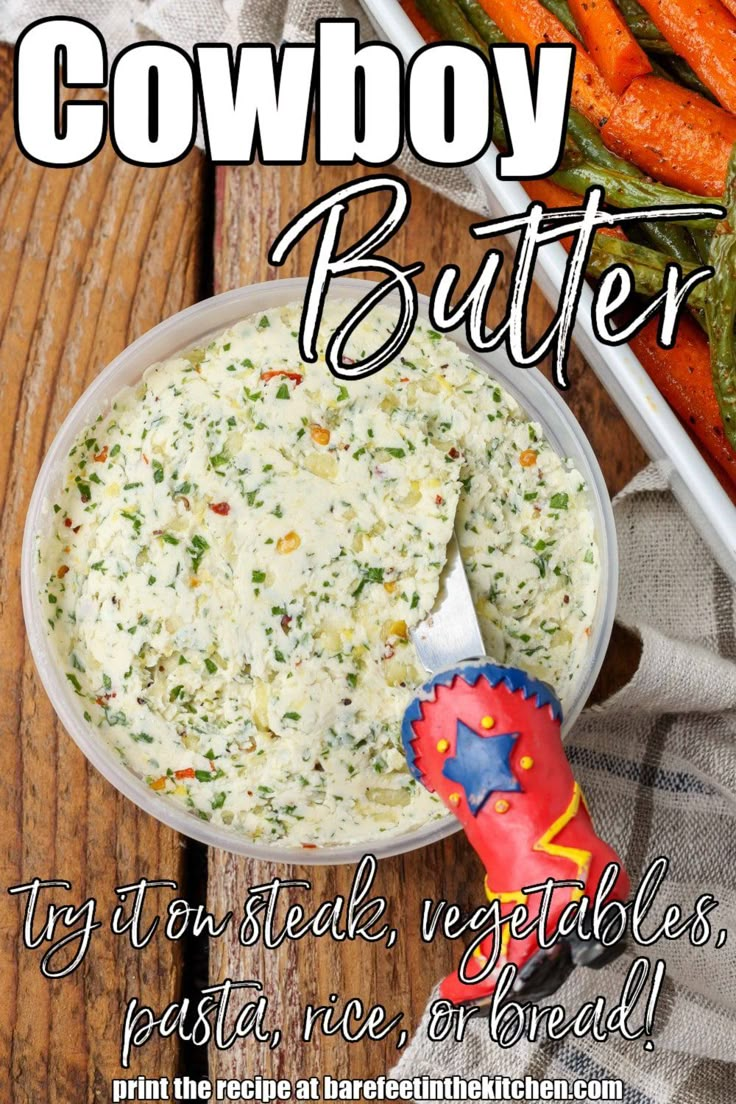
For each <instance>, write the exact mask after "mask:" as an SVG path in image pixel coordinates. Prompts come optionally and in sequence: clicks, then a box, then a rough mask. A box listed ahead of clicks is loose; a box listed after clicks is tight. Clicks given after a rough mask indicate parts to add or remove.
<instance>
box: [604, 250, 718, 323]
mask: <svg viewBox="0 0 736 1104" xmlns="http://www.w3.org/2000/svg"><path fill="white" fill-rule="evenodd" d="M676 263H677V261H676V260H675V258H674V257H668V256H666V255H665V254H663V253H660V252H658V251H657V250H656V249H650V248H649V247H648V246H646V245H638V244H637V243H636V242H630V241H624V240H623V239H621V238H614V237H612V236H611V235H610V234H596V236H595V239H594V240H593V247H592V249H591V253H590V260H589V263H588V275H589V276H594V277H599V276H602V275H603V273H604V272H605V271H606V269H608V268H610V267H611V265H612V264H625V265H627V266H628V268H629V269H630V270H631V274H632V276H633V277H634V286H635V288H636V290H637V291H638V292H639V293H640V294H641V295H646V296H648V297H652V296H655V295H659V293H660V292H661V290H662V282H663V279H664V273H665V269H666V268H667V265H669V264H676ZM680 267H681V268H682V270H683V272H684V273H685V274H686V275H687V274H689V273H690V272H692V271H693V270H694V269H695V268H696V267H697V266H696V265H689V264H683V265H680ZM707 299H708V295H707V294H706V290H705V285H704V284H703V283H701V284H696V286H695V287H694V288H693V289H692V291H691V292H690V294H689V296H688V302H689V304H690V306H692V307H693V308H695V309H696V310H702V309H703V308H704V307H705V304H706V302H707Z"/></svg>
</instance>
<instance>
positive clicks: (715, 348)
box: [705, 146, 736, 448]
mask: <svg viewBox="0 0 736 1104" xmlns="http://www.w3.org/2000/svg"><path fill="white" fill-rule="evenodd" d="M724 204H725V207H726V210H727V212H728V220H727V222H724V223H722V224H721V226H720V227H719V228H718V230H717V231H716V233H715V234H714V235H713V239H712V241H711V243H710V263H711V264H712V265H713V268H714V270H715V271H714V275H713V279H712V280H711V283H710V295H709V296H708V298H707V300H706V303H705V318H706V323H707V326H708V336H709V337H710V361H711V367H712V369H713V384H714V387H715V392H716V398H717V399H718V406H719V407H720V410H721V417H722V418H723V428H724V430H725V432H726V437H727V438H728V440H729V442H730V443H731V445H733V447H734V448H736V346H735V345H734V323H736V146H735V147H734V150H733V153H732V154H731V161H730V163H729V166H728V175H727V178H726V194H725V196H724Z"/></svg>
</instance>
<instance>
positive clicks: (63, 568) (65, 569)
mask: <svg viewBox="0 0 736 1104" xmlns="http://www.w3.org/2000/svg"><path fill="white" fill-rule="evenodd" d="M68 573H69V568H68V567H67V565H66V564H62V565H61V567H60V568H59V569H58V571H57V572H56V577H57V579H63V578H64V576H65V575H67V574H68Z"/></svg>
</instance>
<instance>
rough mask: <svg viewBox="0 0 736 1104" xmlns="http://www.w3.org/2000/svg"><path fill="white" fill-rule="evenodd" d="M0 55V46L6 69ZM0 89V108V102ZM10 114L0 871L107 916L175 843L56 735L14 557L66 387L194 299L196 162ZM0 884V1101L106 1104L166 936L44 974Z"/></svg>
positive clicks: (144, 1056)
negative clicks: (54, 887)
mask: <svg viewBox="0 0 736 1104" xmlns="http://www.w3.org/2000/svg"><path fill="white" fill-rule="evenodd" d="M9 57H10V51H9V50H7V49H6V48H3V49H2V50H0V60H1V64H0V74H2V76H1V77H0V79H2V80H3V81H7V79H8V75H9ZM7 91H8V89H7V87H4V88H3V92H4V96H0V102H2V99H3V98H5V99H6V100H7ZM12 126H13V124H12V108H11V107H10V106H9V105H6V107H5V110H4V112H3V114H2V117H1V118H0V150H2V151H3V154H4V156H3V162H2V168H1V169H0V272H2V278H1V279H0V404H1V405H0V409H2V412H3V432H2V435H1V436H0V509H2V532H3V537H4V542H3V556H2V563H1V565H0V614H1V616H2V628H3V647H2V649H0V700H2V713H1V714H0V734H1V737H2V746H3V752H4V764H3V766H4V770H3V786H4V794H3V801H2V802H1V803H0V840H1V841H2V843H1V845H0V882H2V885H3V887H4V888H5V887H7V886H9V885H13V884H19V883H24V882H27V881H29V880H30V879H32V878H33V877H34V876H38V877H41V878H65V879H67V880H69V881H71V882H72V884H73V887H74V892H73V894H72V895H70V897H71V898H72V899H73V900H74V901H80V902H81V901H82V900H84V899H85V898H86V897H88V896H94V897H96V898H97V900H98V902H99V910H100V916H101V918H102V919H103V920H108V919H109V915H110V912H111V909H112V906H113V905H114V903H115V899H114V897H113V892H112V891H113V888H114V887H115V886H116V885H123V884H125V883H126V882H129V881H133V880H137V879H138V878H140V877H141V876H143V875H145V876H147V877H152V878H153V877H169V878H171V877H177V876H178V875H179V874H180V873H181V871H182V866H183V855H184V851H183V848H182V845H181V840H180V837H179V836H178V835H177V834H176V833H174V832H171V831H169V830H168V829H165V828H163V827H162V826H160V825H158V823H157V822H156V821H154V820H153V819H152V818H150V817H148V816H147V815H145V814H143V813H140V812H139V811H138V810H137V808H136V807H135V806H134V805H133V804H132V803H131V802H129V801H127V800H126V799H124V798H123V797H121V796H120V795H118V794H117V792H116V791H115V790H114V789H113V788H112V787H111V786H109V785H108V783H107V782H105V781H104V780H103V779H102V778H101V776H99V775H98V774H97V773H96V772H95V771H94V770H92V769H91V768H89V767H88V766H87V763H86V760H85V759H84V757H83V756H82V754H81V752H79V751H78V750H77V747H76V745H75V744H74V743H73V742H72V740H71V739H70V738H69V737H68V736H67V735H66V733H65V732H64V731H63V730H62V728H61V726H60V724H59V723H58V721H57V720H56V718H55V715H54V713H53V711H52V709H51V706H50V704H49V702H48V700H47V698H46V696H45V694H44V692H43V689H42V687H41V684H40V681H39V679H38V676H37V674H36V672H35V669H34V665H33V662H32V659H31V656H30V652H29V649H28V646H27V643H26V638H25V632H24V628H23V618H22V613H21V605H20V589H19V566H20V546H21V536H22V529H23V523H24V518H25V513H26V507H27V503H28V499H29V496H30V493H31V490H32V487H33V483H34V480H35V477H36V473H37V471H38V468H39V465H40V462H41V459H42V457H43V455H44V452H45V451H46V449H47V448H48V446H49V444H50V442H51V439H52V437H53V435H54V433H55V431H56V430H57V429H58V427H59V425H60V423H61V421H62V419H63V417H64V416H65V415H66V413H67V412H68V410H69V408H70V407H71V405H72V403H73V402H74V401H75V400H76V398H77V397H78V396H79V394H80V393H81V392H82V390H83V389H84V388H85V387H86V386H87V384H89V382H90V381H91V380H92V379H93V378H94V376H95V375H96V374H97V373H98V372H99V371H100V369H101V368H103V367H104V365H105V364H106V363H108V361H110V360H111V359H112V358H113V357H114V356H115V355H116V354H117V353H118V352H120V350H121V349H122V348H123V347H124V346H125V345H126V344H128V343H129V342H130V341H131V340H133V338H135V337H136V336H138V335H139V334H140V333H141V332H143V331H145V330H147V329H149V328H150V327H151V326H152V325H155V324H156V323H157V322H159V321H160V320H161V319H162V318H165V317H166V316H167V315H169V314H172V313H174V312H175V311H177V310H179V309H180V308H181V307H183V306H185V305H187V304H189V303H191V302H193V301H194V300H196V299H197V298H198V297H199V295H200V268H201V259H202V248H201V224H200V212H201V210H202V209H203V197H204V169H203V160H202V158H201V155H199V154H194V155H192V156H190V157H189V158H187V160H186V161H184V162H182V163H181V164H179V165H176V166H174V167H172V168H168V169H161V170H158V169H156V170H152V169H148V170H144V169H140V168H137V167H135V166H131V165H127V164H125V163H124V162H122V161H120V160H119V159H118V158H117V157H116V156H115V155H114V153H113V152H112V150H111V149H110V148H109V147H107V148H105V150H104V151H103V152H102V153H101V154H100V155H99V156H98V157H97V158H96V159H95V160H94V161H93V162H91V163H90V164H88V165H85V166H81V167H79V168H76V169H72V170H51V169H43V168H41V167H39V166H37V165H34V164H32V163H31V162H29V161H27V160H26V159H25V158H24V157H23V156H22V155H21V154H20V152H19V151H18V149H17V147H16V145H15V142H14V139H13V129H12ZM4 888H3V892H2V894H1V895H0V910H2V919H1V920H0V972H1V974H2V978H3V984H2V991H1V995H0V1099H2V1100H3V1101H5V1100H7V1101H12V1102H13V1104H46V1102H49V1104H51V1102H54V1104H68V1101H69V1100H70V1099H72V1098H74V1099H76V1100H80V1101H81V1100H83V1099H84V1100H90V1101H96V1100H100V1101H108V1100H109V1082H110V1079H111V1078H112V1077H113V1076H117V1075H119V1045H120V1043H119V1037H120V1027H121V1023H122V1016H123V1012H124V1007H125V1004H126V1002H127V1000H128V999H129V998H130V997H131V996H133V995H140V996H145V998H146V999H147V1000H148V1001H150V1002H151V1003H152V1004H153V1005H154V1006H161V1007H163V1006H165V1005H166V1004H168V1003H169V1002H170V1001H171V1000H173V999H174V998H175V996H176V994H177V990H178V986H179V980H180V961H179V952H178V948H177V945H175V944H171V943H169V942H168V941H166V940H164V939H155V940H154V941H153V942H152V943H151V944H150V945H149V947H148V948H146V950H144V951H143V952H140V953H136V952H134V951H132V950H131V949H130V947H129V946H128V945H127V941H123V940H122V939H119V938H114V937H113V936H112V935H111V933H110V932H109V931H106V930H105V929H104V928H103V929H102V930H100V931H99V932H97V933H96V935H95V937H94V941H93V944H92V949H91V950H90V952H89V955H88V957H87V960H86V962H85V964H84V966H83V968H82V969H80V970H78V971H77V972H76V973H75V974H74V975H72V976H71V977H69V978H66V979H64V980H61V981H58V982H53V983H49V982H48V981H46V980H45V979H44V978H43V977H42V976H41V975H40V973H39V969H38V954H37V953H35V952H31V951H26V950H23V949H22V948H21V945H20V937H19V923H20V904H19V902H18V900H17V899H16V898H10V897H8V895H7V894H6V893H5V891H4ZM177 1062H178V1049H177V1045H176V1044H175V1042H174V1041H173V1040H169V1041H167V1042H166V1043H164V1044H159V1043H158V1042H156V1041H152V1042H151V1043H150V1044H149V1045H148V1046H147V1047H146V1048H145V1049H144V1050H143V1051H141V1052H140V1057H136V1058H135V1060H134V1065H135V1072H136V1073H138V1072H141V1073H147V1074H149V1075H160V1074H166V1073H173V1072H175V1070H176V1067H177Z"/></svg>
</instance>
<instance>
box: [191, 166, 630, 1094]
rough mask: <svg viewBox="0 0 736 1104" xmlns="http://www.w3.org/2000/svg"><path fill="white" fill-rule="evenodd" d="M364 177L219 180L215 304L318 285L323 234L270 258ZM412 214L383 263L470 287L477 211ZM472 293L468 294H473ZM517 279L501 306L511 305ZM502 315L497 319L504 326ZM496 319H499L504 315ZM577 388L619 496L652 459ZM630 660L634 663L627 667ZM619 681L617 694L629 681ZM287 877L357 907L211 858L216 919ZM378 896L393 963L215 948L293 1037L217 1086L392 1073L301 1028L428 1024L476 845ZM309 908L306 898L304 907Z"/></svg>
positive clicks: (233, 1053)
mask: <svg viewBox="0 0 736 1104" xmlns="http://www.w3.org/2000/svg"><path fill="white" fill-rule="evenodd" d="M359 175H361V171H360V170H359V169H345V168H340V169H335V168H326V167H320V166H318V165H316V164H315V163H314V162H313V161H309V162H308V163H307V164H306V165H305V166H304V167H303V168H289V169H278V168H263V167H258V168H224V169H221V170H219V171H218V175H217V188H216V194H217V206H216V225H215V248H214V281H215V289H216V291H225V290H227V289H228V288H231V287H236V286H238V285H241V284H245V283H249V282H252V281H256V280H265V279H270V278H271V277H273V276H274V275H283V276H292V275H306V274H307V272H308V270H309V265H310V260H311V254H312V250H313V247H314V242H315V232H314V231H313V232H312V234H311V236H310V237H309V238H308V239H305V240H304V241H303V242H302V243H300V244H299V246H298V247H297V248H296V250H295V252H294V254H293V255H292V256H291V257H290V258H289V260H288V263H287V264H286V265H285V266H284V268H283V270H282V271H280V272H278V273H274V271H273V270H272V269H271V268H269V266H268V263H267V260H266V256H267V253H268V249H269V246H270V244H271V242H272V241H273V239H274V237H275V235H276V233H277V232H278V230H279V229H280V228H281V227H282V226H284V225H285V224H286V223H287V222H288V220H289V219H291V218H292V217H293V216H294V215H295V214H297V212H298V211H299V210H301V209H302V208H303V207H305V206H306V205H307V204H308V203H309V202H311V201H312V200H314V199H315V198H317V197H318V196H320V195H322V194H324V193H325V192H327V191H328V190H329V189H331V188H334V187H336V186H337V185H338V184H341V183H343V182H344V181H345V180H346V179H349V178H353V177H357V176H359ZM411 187H412V196H413V206H412V212H411V215H410V217H409V220H408V222H407V224H406V225H405V226H404V227H403V228H402V230H401V232H400V234H399V236H398V237H397V238H396V239H395V240H394V242H392V243H391V247H390V248H386V249H385V252H386V253H387V254H389V255H390V256H392V257H394V258H396V259H398V260H399V261H401V262H402V263H404V264H407V263H410V262H411V261H415V260H422V261H424V262H425V264H426V271H425V272H424V273H423V274H422V276H421V277H420V278H419V279H418V281H417V283H418V286H419V290H420V291H422V292H428V291H429V290H430V289H431V285H432V282H433V280H434V277H435V275H436V273H437V271H438V269H439V267H440V266H441V265H443V264H446V263H448V262H449V261H453V262H455V263H457V264H459V265H460V267H461V270H462V272H463V278H464V280H466V281H467V280H469V279H470V278H471V277H472V275H473V274H474V272H475V270H476V268H477V267H478V265H479V263H480V260H481V257H482V245H481V243H478V242H473V241H472V240H471V239H470V237H469V235H468V227H469V225H470V224H471V223H472V222H473V221H475V220H474V217H473V216H472V215H470V214H469V213H468V212H467V211H464V210H462V209H460V208H458V207H455V206H453V205H452V204H451V203H449V202H447V200H444V199H442V198H441V197H439V196H437V195H435V194H434V193H432V192H430V191H428V190H427V189H426V188H423V187H421V186H419V185H417V184H414V183H412V185H411ZM382 202H383V201H382V200H380V199H378V198H375V197H370V198H366V199H365V200H363V201H360V206H359V208H358V209H356V210H354V211H351V213H350V215H349V217H348V218H347V219H346V223H345V239H344V240H345V241H349V240H353V238H354V237H355V236H356V235H358V234H361V233H363V232H365V231H366V230H367V229H368V228H369V227H370V226H371V225H373V223H374V222H375V221H376V219H377V218H378V216H379V214H380V213H381V211H382V210H383V207H382ZM461 286H462V284H461ZM506 286H507V277H506V276H505V275H504V276H503V277H502V279H501V281H500V285H499V287H500V290H499V292H498V293H497V294H498V295H499V298H503V295H504V291H503V289H504V288H505V287H506ZM498 309H499V308H498V306H497V307H496V311H497V312H498ZM495 317H496V319H498V317H499V315H498V313H496V316H495ZM530 317H531V324H532V327H533V329H534V331H535V332H536V333H539V332H541V330H542V328H543V327H544V326H546V325H547V324H548V322H549V321H550V318H551V314H550V311H549V308H548V307H547V306H546V304H545V303H544V301H543V300H542V297H541V295H539V294H538V293H536V292H535V293H534V295H533V297H532V303H531V311H530ZM570 378H571V380H572V381H573V386H572V388H571V390H570V392H569V393H568V395H567V397H568V399H569V401H570V405H571V407H572V409H573V411H574V412H575V414H576V415H577V417H578V418H579V420H580V421H581V423H582V424H583V427H584V428H585V430H586V432H587V434H588V436H589V437H590V439H591V442H592V444H593V447H594V448H595V450H596V452H597V454H598V456H599V458H600V460H601V464H602V466H603V468H604V473H605V475H606V478H607V480H608V484H609V488H610V489H611V491H612V492H615V491H617V490H618V489H619V488H620V487H622V486H623V485H624V483H625V482H626V481H627V480H628V479H629V478H630V477H631V475H632V474H634V472H636V471H637V470H638V469H639V468H640V467H641V466H642V464H643V463H644V459H645V458H644V455H643V453H642V451H641V449H640V447H639V445H638V444H637V442H636V441H635V440H634V438H633V437H632V436H631V434H630V433H629V432H628V430H627V429H626V427H625V426H624V425H623V423H622V420H621V418H620V416H619V415H618V413H617V412H616V410H615V408H614V407H613V405H612V403H611V400H610V399H609V398H608V396H607V395H606V394H605V392H604V391H603V390H602V388H601V387H600V385H599V384H598V383H597V381H596V379H595V377H594V376H593V374H592V373H591V372H590V371H589V370H588V369H587V368H586V367H585V365H584V363H583V361H582V359H581V357H580V356H579V354H578V353H574V354H573V356H572V358H571V361H570ZM627 654H628V653H627ZM617 678H618V676H617V672H616V669H615V668H614V667H611V668H609V674H608V680H609V683H610V682H616V681H617ZM276 874H279V875H280V876H282V877H289V876H291V877H308V878H310V879H311V881H312V884H313V891H312V894H311V901H312V903H313V906H316V904H317V903H318V902H319V901H321V900H323V899H328V898H332V897H334V895H335V894H336V893H342V894H345V893H346V892H347V890H348V887H349V884H350V881H351V879H352V876H353V869H352V868H348V867H342V868H333V869H321V868H310V869H306V868H293V869H292V870H290V871H288V872H285V871H284V869H283V868H277V867H275V866H273V865H270V864H267V863H261V862H249V861H247V860H243V859H239V858H235V857H234V856H231V855H227V854H224V853H220V852H215V851H211V852H210V854H209V885H208V899H209V907H210V909H212V910H213V911H214V912H215V913H216V914H217V915H222V914H224V913H225V912H226V911H227V910H228V909H235V910H236V912H237V910H238V908H242V901H243V898H244V896H245V895H246V893H247V890H248V887H249V886H251V885H256V884H259V883H262V882H267V881H270V879H271V878H273V877H274V876H275V875H276ZM375 892H376V893H381V894H383V895H385V896H386V898H387V900H388V904H389V915H390V917H391V921H392V923H393V924H394V925H395V926H396V927H397V928H398V929H399V930H400V937H399V940H398V943H397V945H396V946H395V947H394V948H393V949H392V950H390V951H387V950H386V949H385V947H384V946H382V945H380V944H379V945H371V944H368V943H365V942H360V941H357V942H355V943H353V944H345V943H340V944H335V943H333V942H331V941H329V940H325V939H322V940H319V941H315V940H310V939H309V938H305V939H303V940H301V941H300V942H299V943H297V944H289V943H286V944H284V945H283V946H282V947H281V948H280V949H279V950H277V951H267V952H264V951H263V950H262V949H261V948H259V947H256V948H253V949H248V950H244V949H242V948H241V947H240V946H239V945H238V944H237V942H236V941H235V940H234V939H231V938H224V939H221V940H217V941H216V942H214V943H213V945H212V946H211V948H210V976H211V980H212V982H213V983H214V982H215V981H217V980H221V979H222V978H224V977H240V978H258V979H259V980H260V981H261V982H262V983H263V985H264V989H265V992H266V993H267V994H268V995H269V996H270V998H271V1007H272V1011H273V1014H274V1022H275V1023H278V1024H279V1025H280V1027H281V1029H282V1031H283V1033H284V1040H285V1041H284V1043H283V1044H282V1046H281V1048H280V1049H278V1050H276V1051H263V1050H261V1049H259V1048H258V1047H257V1046H256V1045H254V1044H250V1043H247V1042H246V1043H243V1044H240V1045H237V1046H235V1047H233V1048H232V1049H231V1050H229V1051H226V1052H224V1053H220V1052H217V1051H214V1050H211V1052H210V1069H211V1075H212V1076H219V1077H245V1076H252V1075H253V1074H255V1073H261V1074H264V1075H271V1076H289V1077H292V1078H293V1077H294V1076H297V1075H298V1076H302V1077H308V1076H316V1075H319V1074H324V1073H330V1074H332V1075H334V1076H338V1077H339V1076H343V1077H347V1076H350V1077H362V1076H376V1075H378V1074H380V1073H384V1072H386V1070H387V1069H389V1068H390V1067H391V1066H392V1065H393V1064H394V1062H395V1061H396V1060H397V1058H398V1053H397V1051H396V1049H395V1043H396V1038H395V1036H391V1037H389V1038H388V1039H387V1040H385V1041H384V1042H382V1043H377V1042H371V1041H366V1042H360V1043H354V1044H347V1043H345V1042H344V1041H342V1040H341V1039H326V1038H324V1039H320V1040H318V1041H317V1042H316V1043H312V1044H309V1045H304V1044H302V1043H300V1042H299V1039H300V1036H301V1015H302V1011H303V1009H304V1006H305V1005H306V1004H307V1003H308V1002H316V1003H317V1004H320V1005H324V1004H327V1002H328V1000H329V996H330V994H331V993H338V994H339V995H340V996H341V997H343V998H347V997H352V996H358V997H360V998H361V999H362V1000H363V1001H364V1003H365V1004H366V1005H368V1006H370V1005H373V1004H375V1003H381V1004H384V1005H385V1006H386V1008H387V1011H388V1013H389V1014H390V1015H393V1014H394V1013H395V1012H397V1011H400V1010H403V1011H404V1012H405V1014H406V1015H405V1020H404V1026H406V1027H407V1028H408V1029H413V1028H414V1027H415V1026H416V1025H417V1023H418V1020H419V1017H420V1015H421V1012H422V1010H423V1008H424V1005H425V1003H426V1001H427V998H428V997H429V994H430V992H431V989H432V987H433V985H434V984H435V983H436V982H437V980H438V979H439V977H440V976H441V975H442V974H443V972H448V971H449V970H450V969H452V968H453V967H454V965H455V964H456V959H457V956H458V948H457V947H453V946H452V945H451V944H446V943H443V942H442V941H441V940H436V941H435V942H434V943H433V944H432V945H431V947H427V946H424V945H423V944H422V943H421V941H420V939H419V936H418V921H419V916H420V907H421V901H422V899H423V898H424V897H433V896H434V897H440V896H445V897H447V898H448V899H450V900H457V901H458V902H459V903H460V904H461V905H462V906H463V907H464V908H472V907H474V906H476V905H477V904H478V903H479V901H480V900H481V897H482V872H481V869H480V866H479V864H478V862H477V860H476V858H475V856H474V855H473V853H472V852H471V850H470V848H469V847H468V846H467V845H466V844H465V842H464V839H462V838H460V837H457V836H454V837H452V838H451V839H449V840H445V841H444V842H442V843H440V844H438V845H436V846H434V847H432V848H429V849H426V850H424V851H422V852H418V853H417V852H415V853H413V854H410V855H405V856H402V857H400V858H397V859H392V860H386V861H384V862H382V863H381V864H380V867H379V874H378V879H377V882H376V886H375ZM300 899H303V895H302V896H301V897H300Z"/></svg>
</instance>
